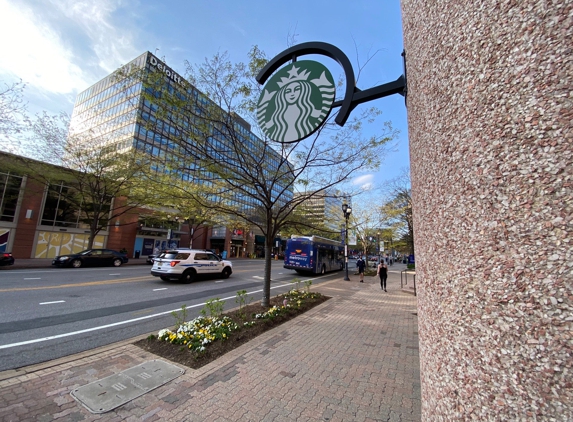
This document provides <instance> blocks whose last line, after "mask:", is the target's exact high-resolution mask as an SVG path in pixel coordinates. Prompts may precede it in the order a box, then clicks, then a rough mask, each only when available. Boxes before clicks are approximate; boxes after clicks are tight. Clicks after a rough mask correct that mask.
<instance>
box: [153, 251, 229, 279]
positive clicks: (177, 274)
mask: <svg viewBox="0 0 573 422" xmlns="http://www.w3.org/2000/svg"><path fill="white" fill-rule="evenodd" d="M232 273H233V264H231V262H230V261H225V260H223V259H221V258H219V257H218V256H217V255H215V254H214V253H213V252H211V251H209V250H204V249H173V250H168V251H165V252H162V253H161V254H160V255H159V256H158V257H157V258H154V259H153V267H152V268H151V275H154V276H155V277H160V278H161V280H163V281H168V280H171V279H174V278H175V279H179V280H180V281H182V282H183V283H191V282H193V281H194V280H195V278H196V276H197V275H198V274H219V275H220V276H221V277H222V278H229V276H230V275H231V274H232Z"/></svg>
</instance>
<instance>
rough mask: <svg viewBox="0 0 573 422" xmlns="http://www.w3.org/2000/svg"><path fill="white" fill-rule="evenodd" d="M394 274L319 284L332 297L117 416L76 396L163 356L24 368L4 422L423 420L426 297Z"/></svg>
mask: <svg viewBox="0 0 573 422" xmlns="http://www.w3.org/2000/svg"><path fill="white" fill-rule="evenodd" d="M392 270H393V269H392V268H391V272H390V275H389V277H388V292H387V293H386V292H383V291H381V290H380V286H379V284H378V280H377V278H375V277H372V278H369V277H366V279H365V280H366V282H365V283H359V282H358V277H357V276H351V280H353V281H344V280H343V279H342V278H340V279H337V280H334V281H331V282H328V283H324V284H321V285H319V286H317V287H316V290H317V291H320V292H321V293H323V294H325V295H328V296H331V297H332V299H331V300H329V301H327V302H325V303H324V304H322V305H320V306H318V307H316V308H313V309H312V310H310V311H308V312H306V313H305V314H303V315H301V316H299V317H297V318H296V319H294V320H291V321H289V322H287V323H285V324H283V325H281V326H278V327H276V328H274V329H273V330H271V331H268V332H267V333H265V334H263V335H261V336H259V337H257V338H256V339H254V340H253V341H251V342H249V343H248V344H245V345H243V346H241V347H239V348H237V349H235V350H233V351H232V352H230V353H228V354H226V355H225V356H223V357H222V358H220V359H218V360H217V361H215V362H212V363H210V364H208V365H206V366H204V367H203V368H200V369H198V370H193V369H190V368H184V369H185V371H186V372H185V374H183V375H181V376H180V377H178V378H176V379H175V380H173V381H171V382H168V383H167V384H165V385H163V386H161V387H159V388H157V389H155V390H153V391H151V392H149V393H146V394H144V395H143V396H141V397H139V398H137V399H135V400H133V401H131V402H129V403H127V404H125V405H123V406H120V407H118V408H117V409H115V410H113V411H111V412H108V413H104V414H92V413H90V412H89V411H88V410H87V409H85V408H84V407H83V406H82V405H81V404H79V403H77V402H76V401H75V400H74V399H73V398H72V397H71V395H70V392H71V391H72V390H73V389H75V388H78V387H81V386H83V385H86V384H89V383H91V382H93V381H96V380H98V379H102V378H105V377H107V376H109V375H113V374H116V373H119V372H121V371H124V370H126V369H128V368H131V367H133V366H136V365H138V364H140V363H143V362H145V361H149V360H152V359H158V357H157V356H156V355H153V354H151V353H149V352H146V351H144V350H142V349H140V348H138V347H137V346H134V345H133V344H131V342H124V343H121V344H117V345H114V346H113V347H106V348H101V349H98V350H94V351H91V352H90V353H88V352H85V353H83V354H80V355H76V356H73V357H70V358H68V359H67V360H66V361H65V362H61V361H58V362H54V363H53V365H50V364H49V363H48V364H43V365H41V366H40V365H36V366H35V367H29V368H23V370H24V371H21V372H23V373H22V374H21V375H18V374H13V376H11V377H9V378H6V379H3V380H1V381H0V421H3V422H4V421H6V422H7V421H11V422H16V421H27V420H30V421H31V420H33V421H46V422H48V421H96V420H97V421H141V420H145V421H160V420H161V421H163V420H166V421H242V420H245V421H316V420H328V421H419V420H420V417H421V416H420V414H421V405H420V396H421V395H420V375H419V355H418V336H417V333H418V326H417V316H416V312H417V311H416V297H415V296H413V295H411V294H407V293H404V292H402V291H401V290H400V274H399V272H398V273H396V272H393V271H392ZM1 375H2V374H1V373H0V379H2V377H1ZM4 378H5V377H4Z"/></svg>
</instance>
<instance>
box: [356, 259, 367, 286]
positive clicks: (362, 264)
mask: <svg viewBox="0 0 573 422" xmlns="http://www.w3.org/2000/svg"><path fill="white" fill-rule="evenodd" d="M356 268H358V274H359V275H360V282H361V283H364V268H366V262H365V261H364V259H362V257H359V258H358V259H357V260H356Z"/></svg>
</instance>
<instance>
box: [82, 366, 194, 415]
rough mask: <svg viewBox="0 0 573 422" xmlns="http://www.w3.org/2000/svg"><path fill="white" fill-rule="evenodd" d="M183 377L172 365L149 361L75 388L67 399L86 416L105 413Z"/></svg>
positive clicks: (179, 369) (180, 371)
mask: <svg viewBox="0 0 573 422" xmlns="http://www.w3.org/2000/svg"><path fill="white" fill-rule="evenodd" d="M184 373H185V371H184V370H183V369H181V368H179V367H177V366H175V365H171V364H170V363H167V362H163V361H161V360H152V361H149V362H145V363H142V364H140V365H137V366H134V367H133V368H130V369H126V370H125V371H123V372H120V373H119V374H115V375H111V376H109V377H107V378H104V379H101V380H99V381H95V382H92V383H91V384H88V385H84V386H83V387H80V388H76V389H75V390H73V391H72V392H71V395H72V397H73V398H74V399H76V400H77V401H78V402H80V403H81V404H82V405H83V406H84V407H85V408H86V409H88V410H89V411H90V412H92V413H105V412H109V411H110V410H113V409H115V408H116V407H119V406H121V405H122V404H125V403H127V402H129V401H131V400H133V399H135V398H137V397H139V396H141V395H143V394H145V393H147V392H149V391H151V390H154V389H156V388H157V387H159V386H161V385H163V384H165V383H167V382H169V381H171V380H173V379H175V378H177V377H178V376H180V375H182V374H184Z"/></svg>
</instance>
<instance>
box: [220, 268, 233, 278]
mask: <svg viewBox="0 0 573 422" xmlns="http://www.w3.org/2000/svg"><path fill="white" fill-rule="evenodd" d="M231 272H232V271H231V269H230V268H229V267H225V269H224V270H223V272H222V273H221V277H223V278H229V276H230V275H231Z"/></svg>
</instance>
